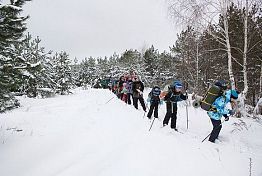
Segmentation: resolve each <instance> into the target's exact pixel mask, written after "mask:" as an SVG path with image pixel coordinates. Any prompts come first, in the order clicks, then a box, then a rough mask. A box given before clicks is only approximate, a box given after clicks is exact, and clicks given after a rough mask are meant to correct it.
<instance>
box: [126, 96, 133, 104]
mask: <svg viewBox="0 0 262 176" xmlns="http://www.w3.org/2000/svg"><path fill="white" fill-rule="evenodd" d="M131 97H133V95H132V94H131V93H127V104H129V105H130V104H131Z"/></svg>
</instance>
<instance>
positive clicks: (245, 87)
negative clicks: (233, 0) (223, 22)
mask: <svg viewBox="0 0 262 176" xmlns="http://www.w3.org/2000/svg"><path fill="white" fill-rule="evenodd" d="M247 17H248V0H246V11H245V17H244V53H243V74H244V75H243V76H244V90H243V98H244V99H246V95H247V92H248V84H247Z"/></svg>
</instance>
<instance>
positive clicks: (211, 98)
mask: <svg viewBox="0 0 262 176" xmlns="http://www.w3.org/2000/svg"><path fill="white" fill-rule="evenodd" d="M222 94H223V88H222V87H220V86H217V85H213V86H212V87H210V88H209V89H208V91H207V93H206V95H205V96H204V98H203V99H202V101H201V103H200V106H201V108H202V109H203V110H205V111H210V110H212V108H213V107H212V104H213V103H214V102H215V100H216V99H217V98H218V97H219V96H221V95H222Z"/></svg>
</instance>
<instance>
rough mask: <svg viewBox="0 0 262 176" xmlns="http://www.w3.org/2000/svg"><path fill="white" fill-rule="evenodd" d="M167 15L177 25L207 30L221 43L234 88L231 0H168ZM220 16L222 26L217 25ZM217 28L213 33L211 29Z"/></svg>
mask: <svg viewBox="0 0 262 176" xmlns="http://www.w3.org/2000/svg"><path fill="white" fill-rule="evenodd" d="M167 2H168V8H169V15H170V17H171V18H173V19H174V20H175V21H176V22H177V23H178V24H181V25H183V26H187V25H190V26H193V27H194V28H195V29H196V30H200V31H201V30H205V29H208V32H209V34H210V35H211V36H212V37H214V38H215V39H216V40H217V41H218V42H219V43H221V44H222V45H223V46H224V48H223V49H222V50H224V51H225V52H226V53H227V59H228V63H227V64H228V74H229V79H230V82H231V86H232V88H235V78H234V74H233V69H232V54H231V45H230V38H229V26H228V19H227V13H228V8H229V6H230V4H231V3H232V0H168V1H167ZM219 15H220V16H222V20H223V26H220V25H217V24H218V17H219ZM214 26H215V27H217V28H219V31H218V32H219V35H218V34H217V31H216V32H215V33H214V32H213V30H212V29H213V27H214Z"/></svg>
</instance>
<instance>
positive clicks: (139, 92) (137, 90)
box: [132, 77, 146, 112]
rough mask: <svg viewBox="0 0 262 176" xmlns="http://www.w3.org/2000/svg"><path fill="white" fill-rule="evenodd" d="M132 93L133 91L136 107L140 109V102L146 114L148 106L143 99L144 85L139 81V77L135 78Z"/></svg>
mask: <svg viewBox="0 0 262 176" xmlns="http://www.w3.org/2000/svg"><path fill="white" fill-rule="evenodd" d="M132 91H133V105H134V107H135V108H136V109H138V100H139V102H140V104H141V106H142V108H143V110H144V111H145V112H146V105H145V101H144V98H143V91H144V84H143V83H142V82H141V81H140V80H139V79H138V77H134V80H133V87H132Z"/></svg>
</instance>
